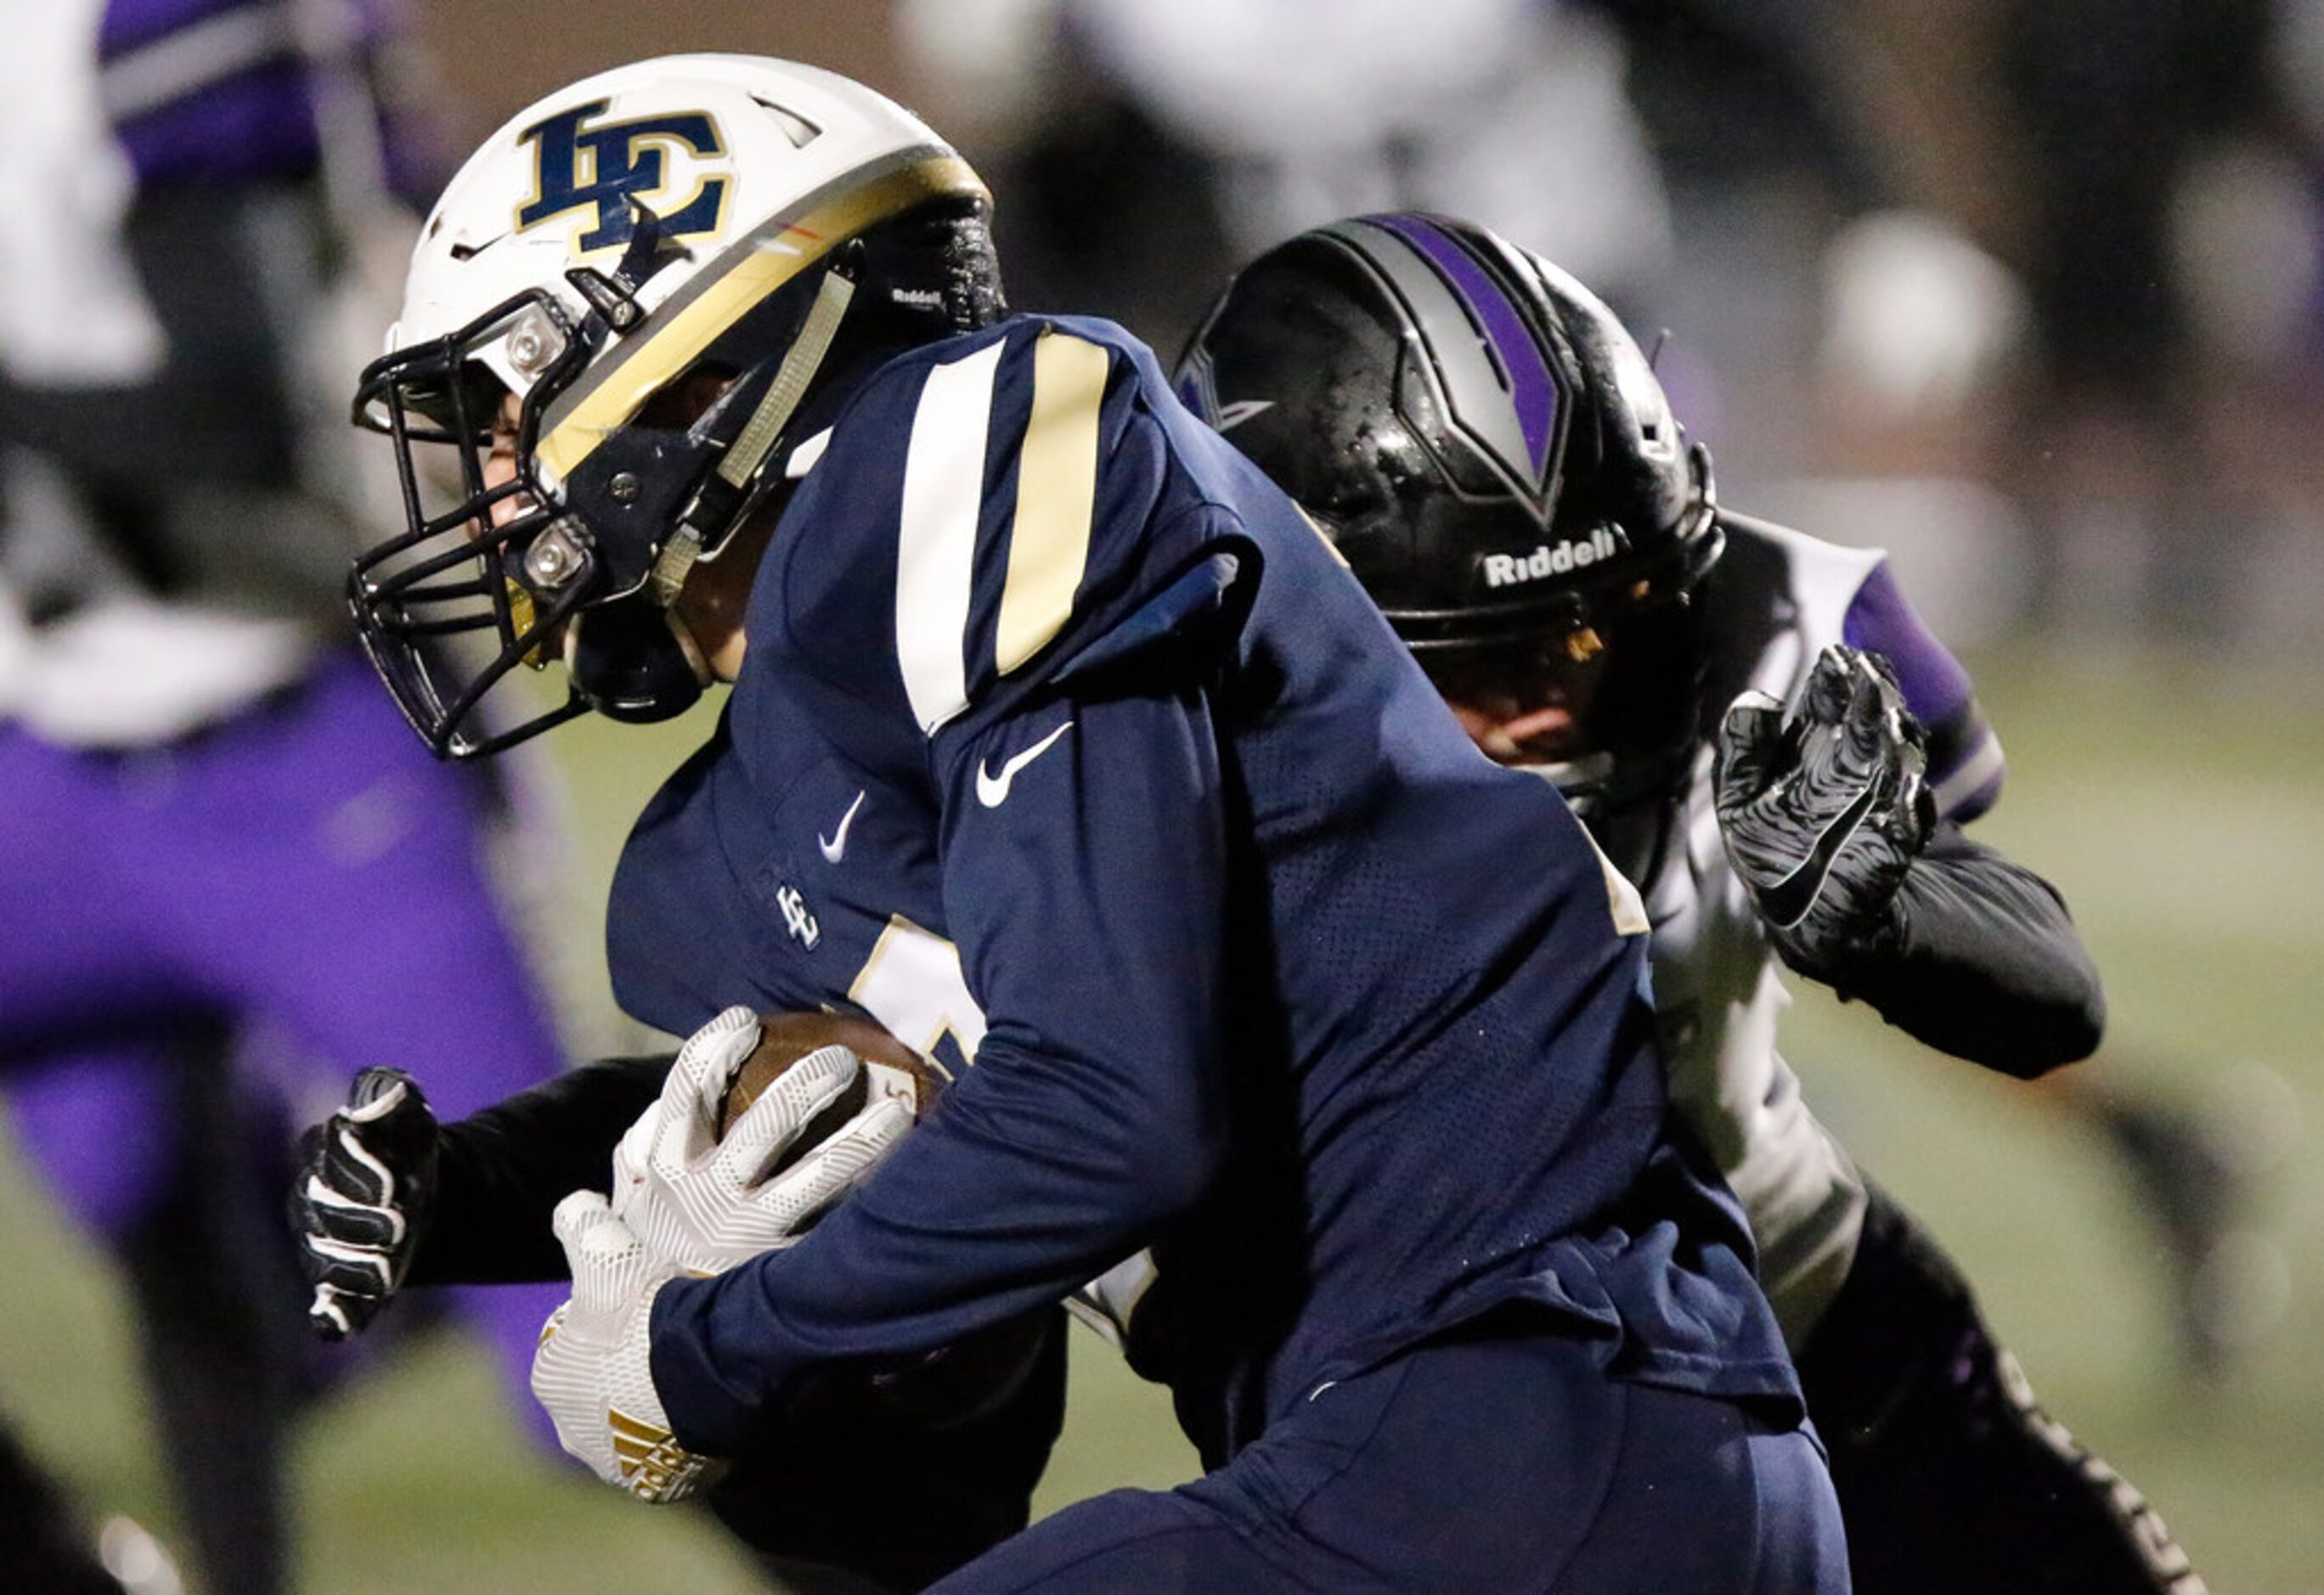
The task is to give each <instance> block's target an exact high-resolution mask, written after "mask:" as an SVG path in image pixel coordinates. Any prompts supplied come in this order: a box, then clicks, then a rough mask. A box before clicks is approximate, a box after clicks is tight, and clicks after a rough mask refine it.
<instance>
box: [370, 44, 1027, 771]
mask: <svg viewBox="0 0 2324 1595" xmlns="http://www.w3.org/2000/svg"><path fill="white" fill-rule="evenodd" d="M989 207H990V198H989V196H988V195H987V194H986V192H985V189H984V186H983V184H982V182H981V181H979V180H978V179H977V177H976V174H975V173H974V172H973V171H970V170H969V168H968V166H967V164H966V163H965V162H964V161H962V160H961V159H960V158H959V157H958V156H957V155H955V154H954V152H953V151H952V150H951V148H950V147H949V146H947V145H946V144H945V143H944V141H943V140H941V139H940V138H938V137H937V136H936V134H935V133H933V132H932V131H930V130H929V129H928V127H927V125H926V124H923V123H922V122H920V120H919V119H918V117H916V116H914V115H911V113H909V112H908V111H906V110H904V109H903V108H902V107H900V106H897V105H895V104H893V103H892V102H890V100H888V99H886V98H884V97H881V96H880V95H878V94H875V93H873V92H872V91H871V90H870V89H868V88H864V87H863V86H862V85H861V84H859V83H854V82H852V81H850V80H849V79H847V78H841V77H838V76H836V75H835V74H833V73H830V72H825V71H822V70H820V69H816V68H814V67H808V66H801V65H799V64H798V63H796V62H791V61H780V60H766V59H763V58H760V57H754V56H740V55H685V56H670V57H667V58H664V59H661V60H648V61H640V62H637V63H635V64H633V65H631V66H625V67H620V68H616V69H613V70H612V71H609V72H603V73H600V74H598V75H597V76H595V77H593V78H585V79H583V80H582V81H581V82H578V83H576V84H574V85H573V86H572V87H570V88H565V89H561V90H559V91H558V92H557V93H555V94H553V95H550V96H549V97H548V98H546V99H543V100H541V101H539V103H537V104H535V105H533V106H530V107H529V108H528V109H526V110H525V111H523V112H522V113H521V114H520V115H517V116H516V117H514V118H512V120H511V121H510V122H509V123H508V124H506V125H505V126H503V127H502V128H501V130H500V131H499V132H497V133H495V134H493V135H492V137H491V138H489V139H487V140H486V141H485V142H484V146H483V147H482V148H481V149H479V150H478V151H477V152H475V154H474V155H472V156H470V157H469V159H468V161H467V163H466V165H465V166H463V167H462V168H461V169H460V171H459V173H458V175H457V176H456V177H454V178H453V180H452V181H451V184H450V186H449V187H447V189H445V191H444V195H443V198H440V199H439V200H438V202H437V205H436V208H435V211H434V213H433V214H432V215H430V216H429V218H428V221H427V224H426V226H424V227H423V228H422V230H421V234H420V243H419V245H418V247H417V249H416V250H415V251H414V253H413V254H412V260H411V269H410V276H409V278H408V280H407V283H406V287H405V292H404V299H403V307H402V314H401V318H400V319H399V320H398V322H397V323H396V325H395V327H393V328H392V330H391V331H390V333H389V335H388V346H389V348H390V351H391V352H390V353H389V354H388V355H386V356H385V357H384V358H383V359H381V360H378V361H376V362H374V364H372V365H371V366H370V367H369V368H368V369H366V370H365V371H364V374H363V378H362V383H361V386H360V388H359V390H358V392H357V393H356V397H355V419H356V421H357V422H358V424H360V425H364V426H367V427H370V428H372V429H375V430H378V431H382V432H384V433H386V434H387V435H388V436H389V437H390V438H392V439H393V441H394V446H395V449H396V454H397V463H398V466H399V468H400V470H401V476H402V483H403V493H404V506H405V513H406V520H407V522H408V524H407V528H406V530H404V532H403V533H402V534H401V536H399V537H396V538H393V539H390V540H389V541H387V542H384V543H383V544H381V545H380V546H379V547H377V548H375V549H372V550H370V551H369V552H367V553H366V554H364V556H363V557H362V558H360V559H359V560H357V561H356V564H355V571H354V574H353V576H352V577H351V579H350V582H349V598H350V603H351V604H352V607H353V609H354V611H355V620H356V623H357V625H358V626H359V627H360V628H361V631H362V633H363V638H364V646H365V648H366V649H367V650H369V652H370V654H371V656H372V660H373V663H374V665H375V666H376V667H377V668H378V669H379V672H380V675H381V677H382V678H383V680H385V682H386V683H387V686H388V688H389V690H390V691H391V692H392V693H393V694H394V696H395V698H396V701H397V702H398V703H399V704H400V705H401V706H402V709H403V712H404V714H405V715H406V716H407V717H409V718H410V721H411V724H412V725H413V727H414V728H415V729H416V730H418V731H419V733H420V735H421V737H422V738H423V739H425V740H426V741H427V742H428V744H429V747H430V748H432V749H434V750H435V751H437V752H438V754H439V755H445V756H452V757H460V756H466V755H470V754H475V753H482V752H488V751H493V750H494V749H497V748H501V747H504V746H506V745H508V744H509V743H510V742H515V741H517V740H519V739H520V738H521V737H524V736H528V735H530V734H531V733H534V732H536V731H539V730H541V729H543V728H545V727H546V726H548V725H550V724H555V723H557V722H558V721H560V720H563V719H566V718H568V717H569V716H571V715H575V714H577V713H579V712H580V711H581V710H583V709H585V708H595V709H599V710H602V711H604V712H605V713H607V714H609V715H613V716H615V717H616V718H620V719H631V720H656V719H662V718H665V717H667V716H669V715H674V714H677V713H678V712H679V711H681V710H683V709H684V708H686V707H687V705H689V704H691V703H692V702H693V701H694V699H695V697H696V696H697V695H698V693H699V691H700V684H701V681H702V679H703V678H704V674H705V672H704V670H703V668H702V663H701V660H700V659H699V657H698V655H697V654H696V653H695V651H694V650H693V647H692V644H691V642H690V641H688V640H687V637H686V635H685V633H684V632H683V631H682V630H680V629H678V628H676V627H674V626H672V625H671V624H670V623H669V614H668V610H669V604H670V602H671V600H672V599H673V598H674V597H675V596H676V595H677V593H678V589H679V587H680V586H681V585H683V583H684V581H685V579H686V576H687V570H688V569H689V568H690V567H691V565H692V564H693V562H694V561H696V560H697V559H709V558H715V557H716V556H717V554H718V552H719V550H720V549H722V548H723V547H724V545H725V543H726V541H727V539H729V538H730V537H731V536H732V535H733V532H734V530H736V528H737V527H739V526H740V525H741V524H742V522H743V521H745V520H746V519H747V518H749V517H750V516H751V515H752V513H753V512H757V511H759V510H761V509H762V508H764V507H765V506H766V505H767V504H768V502H769V501H770V498H771V497H772V496H773V495H774V494H775V493H779V491H781V490H782V488H783V486H784V484H785V480H786V475H785V470H784V466H785V465H786V463H787V461H788V457H789V455H790V452H791V449H792V448H793V447H795V446H796V444H797V443H798V440H799V439H801V438H806V437H808V436H810V435H812V434H813V433H814V432H815V431H816V430H818V429H820V428H821V427H824V426H827V425H828V424H829V414H830V412H831V410H833V409H835V406H836V404H837V402H838V401H839V400H840V399H841V398H843V397H844V394H845V393H846V392H848V391H849V390H851V389H852V388H853V386H854V384H855V383H858V382H860V381H861V379H862V377H863V376H864V375H865V374H866V373H869V372H870V371H871V369H872V368H873V367H874V366H875V365H876V364H878V363H880V362H881V361H883V360H885V359H887V358H888V357H890V355H893V354H895V353H897V352H899V351H900V350H902V349H905V348H908V347H911V346H915V345H918V344H922V343H926V342H928V341H930V340H932V339H935V338H938V337H946V336H949V335H951V334H954V333H956V332H963V331H968V330H973V328H975V327H981V326H983V325H986V324H988V323H989V322H991V320H993V319H995V318H998V317H999V316H1000V315H1001V311H1002V306H1001V289H1000V277H999V267H998V264H997V263H996V262H995V260H994V258H993V255H992V248H991V235H990V231H989V229H988V226H987V225H986V222H987V215H988V211H989ZM697 375H700V376H706V377H711V378H715V379H716V383H705V384H701V385H698V386H697V385H696V384H694V383H692V382H691V381H690V379H692V378H694V377H696V376H697ZM717 383H724V389H723V392H718V388H717ZM687 390H691V392H692V398H691V399H690V400H689V401H686V402H674V401H673V400H675V399H676V397H677V395H678V394H679V393H680V392H685V391H687ZM710 392H718V396H717V397H716V399H715V401H714V402H712V403H711V404H710V407H709V409H708V410H706V411H700V400H701V398H702V396H703V395H705V394H707V393H710ZM665 395H669V396H670V398H669V399H664V396H665ZM509 396H514V398H515V399H516V401H518V403H517V407H516V409H517V414H516V420H515V426H514V433H513V463H514V467H515V468H514V472H513V476H512V479H510V480H506V481H503V482H499V483H496V484H492V485H489V486H488V485H487V484H486V481H485V473H484V457H485V455H486V453H487V451H488V450H489V448H490V446H491V439H492V433H493V425H494V421H495V418H496V417H498V416H500V415H501V414H502V411H503V404H504V403H505V401H506V400H507V399H508V397H509ZM657 400H663V401H662V402H659V403H657ZM422 443H428V444H438V445H445V446H448V447H450V448H451V449H452V450H453V452H454V454H455V455H456V456H457V459H458V462H459V468H458V476H457V482H458V485H457V489H456V490H454V491H452V492H450V493H448V494H447V493H446V492H445V490H444V486H443V483H444V480H445V478H444V475H442V474H435V473H430V472H429V471H426V470H423V469H421V468H420V466H419V464H418V463H417V461H416V460H415V456H414V450H413V446H414V445H416V444H422ZM496 506H498V518H499V521H500V523H499V524H497V525H495V524H494V520H495V507H496ZM466 633H484V634H487V635H488V636H490V637H491V638H493V639H494V640H496V641H497V643H498V651H497V653H496V654H495V655H494V656H493V657H492V658H491V659H488V660H481V659H469V660H466V661H461V660H458V659H456V658H455V655H456V653H457V639H458V638H459V637H460V636H461V635H462V634H466ZM552 655H561V656H562V658H563V660H564V662H565V664H566V666H567V678H568V695H567V702H566V703H565V704H564V705H561V706H559V707H558V708H556V709H554V710H552V711H550V712H549V713H547V714H536V715H532V716H531V717H530V719H528V720H525V721H524V722H523V723H522V724H516V725H514V726H513V728H512V729H508V730H496V729H487V722H486V719H485V716H484V705H485V702H486V699H487V696H488V695H490V694H491V693H492V691H493V687H495V686H496V685H498V684H499V683H500V682H501V681H502V680H503V678H505V677H506V676H507V675H508V674H509V672H510V671H511V670H512V669H513V668H515V666H516V665H517V664H518V663H520V662H523V663H530V664H534V665H540V664H544V663H546V662H547V660H548V659H549V657H551V656H552ZM505 718H506V716H505V715H503V714H502V713H500V712H498V711H495V712H494V714H493V717H492V724H493V725H494V726H497V725H498V724H501V723H502V722H503V721H504V720H505Z"/></svg>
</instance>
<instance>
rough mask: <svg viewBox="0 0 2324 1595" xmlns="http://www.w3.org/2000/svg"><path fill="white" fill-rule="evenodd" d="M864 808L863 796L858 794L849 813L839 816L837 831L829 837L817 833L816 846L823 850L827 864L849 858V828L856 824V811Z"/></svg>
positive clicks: (849, 807)
mask: <svg viewBox="0 0 2324 1595" xmlns="http://www.w3.org/2000/svg"><path fill="white" fill-rule="evenodd" d="M861 807H863V794H862V792H858V793H856V794H855V801H854V802H853V803H851V804H849V805H848V806H847V812H846V813H845V814H844V815H841V816H839V829H838V830H837V831H835V833H833V834H831V835H828V836H826V835H825V834H823V833H822V832H820V831H818V832H816V837H815V844H816V846H817V847H820V848H821V849H823V856H824V860H825V862H827V863H834V864H835V863H837V862H839V861H840V860H841V859H844V858H845V857H846V856H847V827H848V826H850V825H853V824H854V823H855V811H856V810H857V809H859V808H861Z"/></svg>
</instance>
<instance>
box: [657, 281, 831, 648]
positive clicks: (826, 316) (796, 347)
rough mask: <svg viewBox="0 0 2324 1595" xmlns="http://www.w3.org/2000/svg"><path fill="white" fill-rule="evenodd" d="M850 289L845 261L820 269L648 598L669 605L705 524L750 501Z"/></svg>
mask: <svg viewBox="0 0 2324 1595" xmlns="http://www.w3.org/2000/svg"><path fill="white" fill-rule="evenodd" d="M852 263H853V262H852V261H851V262H849V263H847V264H852ZM854 297H855V280H854V278H853V277H852V276H850V275H848V272H847V269H846V265H835V266H833V267H832V268H831V269H830V270H829V271H827V272H825V273H824V274H823V284H822V286H821V287H820V288H818V289H817V290H816V296H815V303H814V304H812V305H810V306H809V307H808V308H807V319H806V320H805V321H804V322H803V323H801V324H800V327H799V332H798V337H796V338H794V339H792V340H791V346H790V347H789V348H788V349H787V350H786V351H784V354H783V363H782V364H781V365H780V366H779V368H778V369H777V370H776V372H775V380H774V381H773V382H772V383H769V384H768V385H767V391H766V393H765V394H764V396H762V397H761V399H760V401H759V405H758V408H757V409H756V410H752V413H751V419H749V420H747V421H745V422H743V423H742V431H741V432H739V433H738V434H736V435H735V438H734V442H733V446H732V447H729V448H728V449H727V450H726V453H725V455H724V457H722V458H721V459H720V460H719V462H718V466H717V468H716V469H715V470H714V471H713V472H712V473H711V476H710V480H709V481H707V482H705V483H704V484H702V491H701V492H700V493H696V495H695V499H694V502H692V503H691V504H689V505H688V506H687V512H686V513H685V515H684V516H682V517H681V518H680V520H679V521H678V530H677V532H676V533H675V534H674V535H673V536H672V537H671V538H670V539H669V542H668V543H667V544H665V545H664V546H663V548H662V551H661V556H660V558H658V559H656V560H655V561H654V567H653V575H652V577H651V578H650V579H651V587H652V593H653V601H654V603H655V604H657V605H659V607H661V608H663V609H668V608H669V606H670V604H673V603H674V602H676V601H677V598H678V589H679V588H681V587H683V586H684V585H686V578H687V573H688V572H690V571H691V570H692V569H693V568H694V563H695V561H696V560H697V559H700V558H702V557H703V553H702V550H703V547H704V544H705V538H704V536H703V530H704V527H705V524H708V525H715V526H716V527H718V528H719V529H720V530H721V531H722V532H723V531H724V530H729V529H731V528H732V526H733V522H734V520H735V519H736V517H737V516H739V515H740V514H741V513H742V512H743V511H744V510H745V509H746V508H747V507H748V506H749V503H750V501H751V489H752V484H753V483H754V482H755V481H756V479H757V477H758V475H759V474H760V471H761V468H762V467H763V466H765V465H766V463H767V456H769V455H770V454H771V453H772V452H773V451H774V447H775V445H776V443H777V442H778V441H779V440H780V439H781V438H782V435H783V429H784V428H786V427H788V425H790V419H791V416H792V414H793V413H794V412H795V411H797V410H798V406H799V401H800V400H801V399H803V398H805V397H806V395H807V385H808V384H809V383H812V382H814V381H815V373H816V372H817V371H819V370H821V369H822V367H823V362H824V359H825V356H826V355H829V354H830V353H831V344H832V340H833V339H834V338H835V337H837V336H838V333H839V323H840V320H841V318H844V316H845V315H846V314H847V307H848V304H849V302H850V301H851V300H853V299H854ZM721 540H722V542H723V540H724V539H723V538H722V539H721ZM696 657H699V656H698V654H697V656H696Z"/></svg>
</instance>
